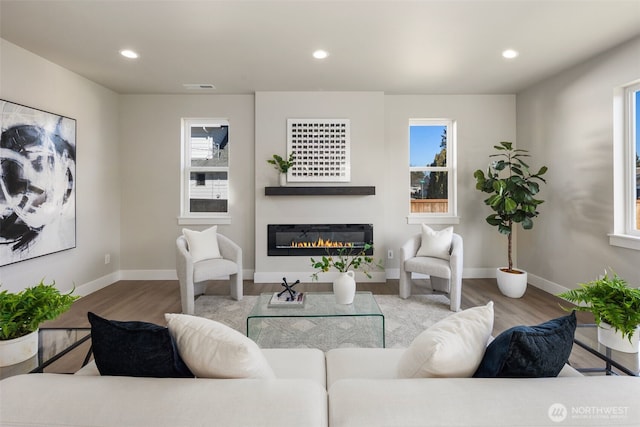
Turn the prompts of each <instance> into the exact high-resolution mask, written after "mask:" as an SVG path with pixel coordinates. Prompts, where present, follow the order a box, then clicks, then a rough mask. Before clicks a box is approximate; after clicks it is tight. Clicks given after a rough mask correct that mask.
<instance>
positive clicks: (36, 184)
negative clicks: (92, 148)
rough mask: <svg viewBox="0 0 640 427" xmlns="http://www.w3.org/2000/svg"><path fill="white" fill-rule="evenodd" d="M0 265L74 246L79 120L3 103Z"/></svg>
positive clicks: (0, 107)
mask: <svg viewBox="0 0 640 427" xmlns="http://www.w3.org/2000/svg"><path fill="white" fill-rule="evenodd" d="M0 132H2V134H1V139H0V266H3V265H7V264H12V263H15V262H19V261H24V260H27V259H31V258H35V257H39V256H42V255H47V254H51V253H54V252H59V251H63V250H66V249H71V248H75V246H76V121H75V120H74V119H71V118H68V117H64V116H59V115H56V114H52V113H48V112H46V111H42V110H38V109H35V108H31V107H26V106H24V105H19V104H15V103H13V102H8V101H4V100H0Z"/></svg>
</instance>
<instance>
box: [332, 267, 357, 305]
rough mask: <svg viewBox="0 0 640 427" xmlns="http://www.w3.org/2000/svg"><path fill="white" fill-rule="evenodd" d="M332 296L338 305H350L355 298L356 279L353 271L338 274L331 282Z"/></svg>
mask: <svg viewBox="0 0 640 427" xmlns="http://www.w3.org/2000/svg"><path fill="white" fill-rule="evenodd" d="M333 294H334V295H335V297H336V303H338V304H351V303H353V298H354V297H355V296H356V279H355V274H354V273H353V271H347V272H346V273H340V275H339V276H338V277H337V278H336V279H335V280H334V281H333Z"/></svg>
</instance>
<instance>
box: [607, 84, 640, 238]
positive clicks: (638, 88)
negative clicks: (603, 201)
mask: <svg viewBox="0 0 640 427" xmlns="http://www.w3.org/2000/svg"><path fill="white" fill-rule="evenodd" d="M639 156H640V80H639V81H636V82H634V83H631V84H629V85H627V86H624V87H621V88H618V89H616V91H615V96H614V167H613V170H614V209H615V211H614V233H613V234H612V235H611V236H610V243H611V244H612V245H616V246H622V247H626V248H631V249H639V250H640V157H639Z"/></svg>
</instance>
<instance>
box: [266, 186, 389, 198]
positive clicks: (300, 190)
mask: <svg viewBox="0 0 640 427" xmlns="http://www.w3.org/2000/svg"><path fill="white" fill-rule="evenodd" d="M375 194H376V187H374V186H355V187H354V186H332V187H294V186H283V187H265V188H264V195H265V196H374V195H375Z"/></svg>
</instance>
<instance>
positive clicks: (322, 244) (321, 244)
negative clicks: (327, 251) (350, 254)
mask: <svg viewBox="0 0 640 427" xmlns="http://www.w3.org/2000/svg"><path fill="white" fill-rule="evenodd" d="M291 247H292V248H351V247H353V243H351V242H336V241H333V240H331V239H327V240H324V239H323V238H322V237H319V238H318V240H316V241H315V242H291Z"/></svg>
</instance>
